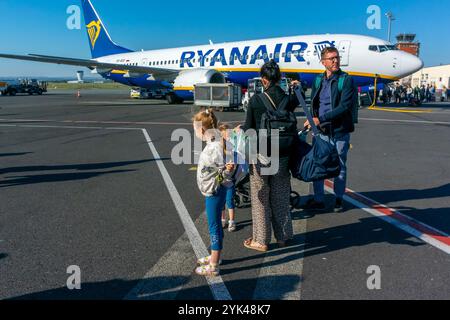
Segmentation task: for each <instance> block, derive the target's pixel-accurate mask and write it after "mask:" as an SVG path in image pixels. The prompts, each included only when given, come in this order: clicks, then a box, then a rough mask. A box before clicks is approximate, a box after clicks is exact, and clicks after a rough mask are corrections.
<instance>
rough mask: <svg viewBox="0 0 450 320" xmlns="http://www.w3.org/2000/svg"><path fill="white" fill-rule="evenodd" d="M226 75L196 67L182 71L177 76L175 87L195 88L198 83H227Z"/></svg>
mask: <svg viewBox="0 0 450 320" xmlns="http://www.w3.org/2000/svg"><path fill="white" fill-rule="evenodd" d="M225 82H226V81H225V76H224V75H223V74H222V73H221V72H219V71H216V70H212V69H195V70H185V71H181V72H180V74H179V75H178V76H177V77H176V78H175V80H174V83H173V86H174V88H180V87H182V88H193V87H194V85H195V84H197V83H225Z"/></svg>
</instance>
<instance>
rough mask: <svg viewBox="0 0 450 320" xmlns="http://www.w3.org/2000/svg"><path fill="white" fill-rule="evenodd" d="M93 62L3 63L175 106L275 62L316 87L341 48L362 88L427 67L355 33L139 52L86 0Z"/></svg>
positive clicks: (54, 59) (346, 64)
mask: <svg viewBox="0 0 450 320" xmlns="http://www.w3.org/2000/svg"><path fill="white" fill-rule="evenodd" d="M81 4H82V8H83V13H84V19H85V22H86V30H87V34H88V40H89V45H90V49H91V55H92V59H76V58H66V57H55V56H46V55H38V54H29V55H12V54H0V58H9V59H19V60H28V61H37V62H46V63H55V64H64V65H73V66H83V67H87V68H89V69H91V70H92V72H93V73H98V74H100V75H101V76H102V77H104V78H106V79H111V80H113V81H116V82H119V83H122V84H125V85H129V86H134V87H142V88H148V89H161V88H165V89H170V91H171V92H170V93H169V94H167V96H166V98H167V101H168V102H169V103H170V104H173V103H181V102H183V100H192V99H193V89H194V85H195V84H196V83H225V82H232V83H237V84H240V85H241V86H242V87H244V88H245V87H247V81H248V80H249V79H251V78H254V77H257V76H259V71H260V68H261V66H262V65H263V64H264V63H265V62H267V61H269V60H270V59H274V60H275V61H276V62H277V63H278V64H279V66H280V69H281V72H282V73H283V74H284V76H286V77H290V78H294V79H301V80H302V82H304V83H306V84H307V86H309V87H310V86H312V83H313V81H314V78H315V77H316V76H317V75H318V74H320V73H322V72H323V71H324V70H323V66H322V65H321V63H320V52H321V50H322V49H323V48H325V47H327V46H334V47H336V48H338V50H339V52H340V56H341V67H342V70H344V71H346V72H347V73H349V74H350V75H351V76H353V77H354V80H355V83H356V85H357V86H365V85H369V84H372V83H373V82H374V78H375V77H376V78H377V81H378V83H389V82H393V81H397V80H399V79H401V78H403V77H406V76H408V75H410V74H412V73H414V72H416V71H418V70H420V69H422V67H423V62H422V60H421V59H419V58H418V57H416V56H415V55H412V54H409V53H406V52H404V51H401V50H397V48H396V47H395V45H393V44H391V43H390V42H387V41H384V40H381V39H377V38H374V37H369V36H363V35H352V34H323V35H304V36H291V37H282V38H270V39H260V40H250V41H239V42H229V43H221V44H214V43H212V42H211V41H209V44H207V45H200V46H190V47H181V48H173V49H161V50H150V51H133V50H130V49H127V48H124V47H122V46H119V45H118V44H116V43H115V42H114V41H113V40H112V39H111V37H110V35H109V33H108V31H107V29H106V27H105V25H104V24H103V22H102V20H101V18H100V16H99V15H98V13H97V11H96V10H95V8H94V6H93V5H92V3H91V0H81Z"/></svg>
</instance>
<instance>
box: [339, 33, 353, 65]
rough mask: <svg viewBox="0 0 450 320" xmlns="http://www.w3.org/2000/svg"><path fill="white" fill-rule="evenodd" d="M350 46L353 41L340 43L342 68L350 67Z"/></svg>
mask: <svg viewBox="0 0 450 320" xmlns="http://www.w3.org/2000/svg"><path fill="white" fill-rule="evenodd" d="M350 46H351V41H349V40H344V41H341V42H339V47H338V50H339V55H340V56H341V66H343V67H345V66H348V65H349V63H350V61H349V60H350Z"/></svg>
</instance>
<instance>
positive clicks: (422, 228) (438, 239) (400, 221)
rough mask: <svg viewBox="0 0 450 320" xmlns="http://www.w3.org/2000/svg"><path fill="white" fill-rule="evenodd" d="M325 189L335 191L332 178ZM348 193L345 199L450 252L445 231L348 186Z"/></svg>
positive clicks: (448, 236)
mask: <svg viewBox="0 0 450 320" xmlns="http://www.w3.org/2000/svg"><path fill="white" fill-rule="evenodd" d="M325 190H326V191H327V192H329V193H334V191H333V184H332V182H331V181H330V180H326V181H325ZM346 193H347V194H346V195H344V200H345V201H347V202H350V203H351V204H353V205H354V206H356V207H358V208H360V209H362V210H364V211H366V212H368V213H370V214H371V215H373V216H375V217H378V218H381V219H383V220H384V221H385V222H388V223H390V224H392V225H394V226H395V227H397V228H399V229H401V230H403V231H405V232H407V233H409V234H411V235H413V236H414V237H416V238H419V239H421V240H422V241H424V242H426V243H428V244H430V245H432V246H433V247H435V248H437V249H439V250H441V251H443V252H445V253H447V254H450V235H448V234H446V233H445V232H442V231H440V230H437V229H436V228H433V227H431V226H429V225H427V224H425V223H422V222H420V221H418V220H416V219H414V218H411V217H409V216H407V215H404V214H402V213H401V212H398V211H397V210H394V209H392V208H389V207H387V206H385V205H383V204H381V203H378V202H376V201H375V200H372V199H370V198H367V197H365V196H363V195H362V194H359V193H357V192H355V191H353V190H351V189H348V188H347V189H346Z"/></svg>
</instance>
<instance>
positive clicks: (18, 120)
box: [0, 119, 192, 126]
mask: <svg viewBox="0 0 450 320" xmlns="http://www.w3.org/2000/svg"><path fill="white" fill-rule="evenodd" d="M0 121H5V122H55V123H81V124H86V123H92V124H131V125H174V126H191V125H192V123H190V122H154V121H153V122H152V121H143V122H132V121H94V120H49V119H0Z"/></svg>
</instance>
